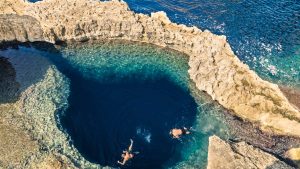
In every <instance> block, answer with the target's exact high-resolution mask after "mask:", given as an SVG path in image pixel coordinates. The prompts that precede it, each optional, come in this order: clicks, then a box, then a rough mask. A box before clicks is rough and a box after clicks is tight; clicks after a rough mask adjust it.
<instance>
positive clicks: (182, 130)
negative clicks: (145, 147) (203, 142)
mask: <svg viewBox="0 0 300 169" xmlns="http://www.w3.org/2000/svg"><path fill="white" fill-rule="evenodd" d="M190 133H191V132H190V131H189V130H188V129H187V128H186V127H183V128H179V129H177V128H174V129H172V130H171V131H170V135H171V136H172V137H173V138H175V139H179V138H180V137H181V136H182V135H187V134H190Z"/></svg>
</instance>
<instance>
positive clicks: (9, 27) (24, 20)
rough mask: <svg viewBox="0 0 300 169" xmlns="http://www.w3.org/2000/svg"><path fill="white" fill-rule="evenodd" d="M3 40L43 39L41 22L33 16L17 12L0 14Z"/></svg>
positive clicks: (31, 40) (0, 36)
mask: <svg viewBox="0 0 300 169" xmlns="http://www.w3.org/2000/svg"><path fill="white" fill-rule="evenodd" d="M0 23H1V24H0V43H1V42H11V41H18V42H27V41H30V42H34V41H43V40H44V39H43V31H42V29H41V28H40V25H39V22H38V21H37V20H36V19H34V18H33V17H31V16H26V15H23V16H19V15H16V14H7V15H0Z"/></svg>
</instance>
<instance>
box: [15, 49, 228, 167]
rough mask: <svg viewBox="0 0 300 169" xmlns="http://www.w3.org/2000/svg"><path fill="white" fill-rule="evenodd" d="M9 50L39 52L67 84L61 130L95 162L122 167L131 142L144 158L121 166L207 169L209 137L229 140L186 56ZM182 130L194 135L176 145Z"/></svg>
mask: <svg viewBox="0 0 300 169" xmlns="http://www.w3.org/2000/svg"><path fill="white" fill-rule="evenodd" d="M39 48H40V47H39V46H37V49H39ZM12 51H13V52H12ZM10 52H11V53H14V55H18V56H20V57H22V55H24V56H26V55H28V54H29V53H32V52H34V53H39V55H42V56H45V57H46V58H48V59H49V60H50V61H52V62H53V64H54V65H55V66H56V67H57V68H58V70H59V71H60V72H61V73H63V74H64V75H65V76H66V77H67V78H68V79H69V82H70V89H68V91H70V93H69V95H70V96H69V99H68V100H69V101H68V109H67V110H66V111H64V112H58V114H57V116H58V118H57V121H58V124H59V125H58V126H59V127H60V128H61V129H62V130H63V131H64V132H65V133H66V134H68V135H69V140H70V142H71V144H72V145H74V146H75V148H77V149H78V150H79V152H80V153H81V154H82V155H83V156H84V157H85V158H86V159H87V160H89V161H90V162H93V163H97V164H101V165H108V166H113V167H120V166H119V165H117V163H116V161H117V160H120V159H121V158H120V155H121V152H122V150H124V149H125V148H127V147H128V145H129V139H130V138H132V139H133V140H134V151H138V152H139V154H137V155H136V158H135V159H134V160H132V161H131V162H129V163H128V164H127V165H126V166H125V167H123V168H191V167H192V168H195V167H196V168H205V166H206V161H207V148H208V137H209V136H211V135H213V134H216V135H218V136H220V137H222V138H224V139H226V138H228V137H230V130H229V126H227V124H225V123H224V122H223V117H224V114H223V113H222V110H221V108H220V107H218V106H216V105H215V104H214V103H212V102H211V101H210V100H209V99H208V98H206V96H204V95H203V93H198V92H196V91H195V86H194V85H193V84H192V83H190V81H189V77H188V73H187V70H188V63H187V62H188V57H187V56H186V55H182V54H180V53H177V52H174V51H168V50H164V49H160V48H158V47H155V46H151V45H146V44H136V43H106V44H101V43H99V44H93V45H91V44H81V45H78V46H72V47H71V46H69V47H61V48H60V49H59V50H58V51H55V52H53V51H39V50H36V49H33V48H26V47H20V48H19V50H10ZM25 54H26V55H25ZM28 59H30V58H28ZM59 91H60V90H59ZM183 126H186V127H192V129H191V130H192V134H191V135H188V136H186V137H183V138H182V139H181V140H174V139H171V137H170V136H169V131H170V129H171V128H173V127H177V128H180V127H183ZM191 161H193V162H191Z"/></svg>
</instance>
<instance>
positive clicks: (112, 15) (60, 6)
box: [0, 0, 300, 136]
mask: <svg viewBox="0 0 300 169" xmlns="http://www.w3.org/2000/svg"><path fill="white" fill-rule="evenodd" d="M5 2H6V3H2V5H5V4H10V5H6V6H1V7H0V9H3V10H1V11H0V13H2V14H19V15H22V17H27V16H30V17H33V18H35V19H36V20H37V21H38V22H39V24H40V27H41V29H42V32H43V37H42V39H44V40H45V41H48V42H52V43H55V42H59V41H67V40H79V41H85V40H88V39H124V40H130V41H140V42H146V43H151V44H155V45H158V46H162V47H167V48H171V49H175V50H177V51H180V52H183V53H185V54H187V55H189V57H190V60H189V65H190V69H189V74H190V78H191V79H192V80H193V81H194V82H195V84H196V86H197V88H198V89H199V90H202V91H206V92H207V93H208V94H209V95H210V96H211V97H212V99H214V100H216V101H218V102H219V103H220V104H221V105H223V106H224V107H225V108H227V109H229V110H232V112H233V113H234V114H235V115H237V116H239V117H241V118H243V119H245V120H248V121H251V122H254V123H257V124H259V126H260V127H261V129H263V130H265V131H269V132H272V133H276V134H282V135H292V136H300V113H299V111H298V110H297V109H296V108H295V107H294V106H292V105H291V104H290V103H289V101H288V100H287V99H286V97H285V96H284V95H283V94H282V92H281V91H280V89H279V88H278V86H277V85H275V84H272V83H269V82H267V81H264V80H262V79H261V78H259V77H258V76H257V75H256V74H255V73H254V72H253V71H251V70H250V69H249V67H248V66H247V65H245V64H243V63H242V62H241V61H240V60H239V59H238V58H237V56H235V54H234V53H233V52H232V50H231V48H230V46H229V44H228V43H227V42H226V37H225V36H217V35H214V34H212V33H210V32H209V31H201V30H200V29H198V28H196V27H187V26H185V25H178V24H175V23H172V22H171V21H170V20H169V19H168V17H167V16H166V14H165V13H164V12H157V13H152V14H151V16H147V15H144V14H136V13H134V12H132V11H130V10H129V8H128V6H127V4H126V3H125V2H123V1H117V0H113V1H105V2H100V1H96V0H68V1H58V0H44V1H41V2H37V3H29V2H26V1H23V0H5ZM0 5H1V4H0ZM25 15H26V16H25ZM21 20H22V19H21ZM27 20H28V17H27ZM14 21H15V20H14ZM7 22H11V21H10V20H9V19H4V20H3V19H2V20H0V23H1V24H0V25H5V24H6V23H7ZM37 27H38V26H37ZM14 28H15V26H11V27H10V29H14ZM26 32H27V31H26ZM3 33H4V34H5V32H3ZM25 35H26V34H25ZM6 37H7V36H6V35H4V39H3V36H2V37H1V38H2V40H7V39H11V38H6ZM24 38H25V39H24ZM39 38H40V37H39ZM39 38H38V39H39ZM12 39H17V40H18V39H21V41H25V40H27V41H34V40H35V39H36V36H33V35H31V34H29V33H27V36H23V37H22V36H21V37H18V36H16V37H15V38H12Z"/></svg>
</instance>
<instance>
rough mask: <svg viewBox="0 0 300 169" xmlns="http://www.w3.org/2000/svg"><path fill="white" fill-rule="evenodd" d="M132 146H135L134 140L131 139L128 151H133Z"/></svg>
mask: <svg viewBox="0 0 300 169" xmlns="http://www.w3.org/2000/svg"><path fill="white" fill-rule="evenodd" d="M132 146H133V140H132V139H130V146H129V147H128V151H129V152H130V151H132Z"/></svg>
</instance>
